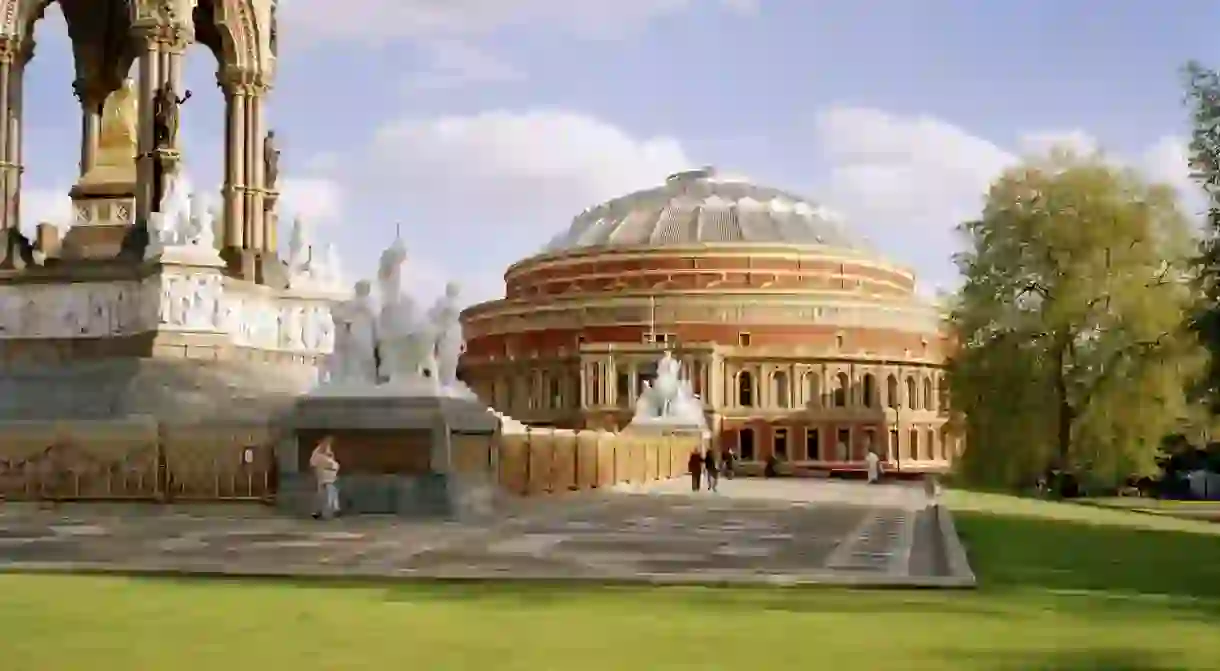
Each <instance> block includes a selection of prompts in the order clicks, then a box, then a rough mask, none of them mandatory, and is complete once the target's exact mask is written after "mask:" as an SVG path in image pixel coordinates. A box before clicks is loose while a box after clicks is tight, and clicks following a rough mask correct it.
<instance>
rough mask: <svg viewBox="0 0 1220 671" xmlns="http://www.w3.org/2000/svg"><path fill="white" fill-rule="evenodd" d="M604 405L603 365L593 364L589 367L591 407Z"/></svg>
mask: <svg viewBox="0 0 1220 671" xmlns="http://www.w3.org/2000/svg"><path fill="white" fill-rule="evenodd" d="M601 404H602V372H601V364H596V363H595V364H593V365H592V366H590V367H589V405H590V406H599V405H601Z"/></svg>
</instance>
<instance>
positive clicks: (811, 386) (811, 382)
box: [805, 373, 822, 407]
mask: <svg viewBox="0 0 1220 671" xmlns="http://www.w3.org/2000/svg"><path fill="white" fill-rule="evenodd" d="M805 393H806V394H807V395H808V398H807V401H806V402H807V403H809V404H810V405H812V406H814V407H821V405H822V378H821V376H819V375H818V374H817V373H805Z"/></svg>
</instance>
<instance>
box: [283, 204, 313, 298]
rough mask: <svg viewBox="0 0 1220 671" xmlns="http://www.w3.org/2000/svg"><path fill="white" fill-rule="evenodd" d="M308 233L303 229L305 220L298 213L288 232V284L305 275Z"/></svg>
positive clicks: (308, 247)
mask: <svg viewBox="0 0 1220 671" xmlns="http://www.w3.org/2000/svg"><path fill="white" fill-rule="evenodd" d="M310 251H311V250H310V244H309V234H308V232H307V231H306V230H305V220H304V219H302V218H301V216H300V215H298V216H296V217H295V218H294V219H293V220H292V231H291V232H290V233H289V234H288V256H287V262H288V284H289V286H293V281H294V280H298V281H299V280H300V279H301V278H303V277H305V276H307V274H308V271H309V261H310V258H309V255H310Z"/></svg>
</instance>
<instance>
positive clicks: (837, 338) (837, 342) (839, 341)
mask: <svg viewBox="0 0 1220 671" xmlns="http://www.w3.org/2000/svg"><path fill="white" fill-rule="evenodd" d="M835 349H843V336H841V335H837V336H835Z"/></svg>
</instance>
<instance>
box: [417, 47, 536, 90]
mask: <svg viewBox="0 0 1220 671" xmlns="http://www.w3.org/2000/svg"><path fill="white" fill-rule="evenodd" d="M421 49H422V51H423V52H424V54H425V56H426V58H427V60H428V62H429V65H428V66H427V67H426V68H425V69H424V70H423V71H421V72H418V73H415V74H413V75H411V76H409V77H408V78H407V87H408V88H409V89H415V90H429V89H452V88H458V87H460V86H469V85H472V84H503V83H509V82H517V81H521V80H523V79H525V73H524V72H522V71H521V70H519V69H517V68H516V67H514V66H513V65H511V64H509V63H506V62H504V61H502V60H500V59H498V58H496V57H495V56H492V55H491V54H489V53H487V52H486V51H483V50H482V49H479V48H478V47H475V46H473V45H471V44H469V43H466V42H461V41H457V40H434V41H428V42H425V43H424V44H422V45H421Z"/></svg>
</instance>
